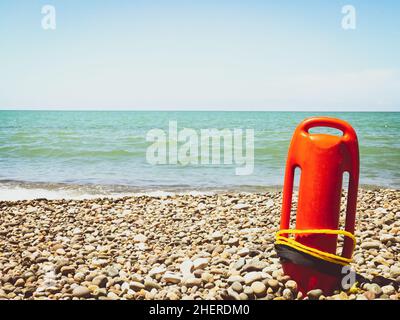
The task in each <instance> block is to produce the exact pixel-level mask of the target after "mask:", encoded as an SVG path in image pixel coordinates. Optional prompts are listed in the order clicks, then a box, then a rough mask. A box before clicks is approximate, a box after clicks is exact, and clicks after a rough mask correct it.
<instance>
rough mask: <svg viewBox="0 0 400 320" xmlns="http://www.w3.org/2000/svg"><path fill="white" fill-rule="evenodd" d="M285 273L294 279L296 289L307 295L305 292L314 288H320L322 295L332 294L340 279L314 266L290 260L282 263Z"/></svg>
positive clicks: (338, 285)
mask: <svg viewBox="0 0 400 320" xmlns="http://www.w3.org/2000/svg"><path fill="white" fill-rule="evenodd" d="M282 268H283V272H284V273H285V275H288V276H290V278H291V279H292V280H294V281H296V283H297V286H298V290H299V291H300V292H301V293H302V294H303V296H306V295H307V292H309V291H311V290H314V289H321V290H322V291H323V293H324V295H332V294H333V292H334V291H335V290H338V289H339V288H340V285H341V283H340V282H341V279H340V277H338V276H333V275H330V274H327V273H323V272H320V271H318V270H315V268H311V267H307V266H302V265H298V264H294V263H292V262H283V263H282Z"/></svg>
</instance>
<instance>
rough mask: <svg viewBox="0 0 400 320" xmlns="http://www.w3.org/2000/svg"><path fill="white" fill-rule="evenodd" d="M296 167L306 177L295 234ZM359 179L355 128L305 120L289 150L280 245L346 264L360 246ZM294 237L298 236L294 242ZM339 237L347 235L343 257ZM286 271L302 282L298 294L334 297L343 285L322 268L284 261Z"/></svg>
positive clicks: (302, 180) (321, 119)
mask: <svg viewBox="0 0 400 320" xmlns="http://www.w3.org/2000/svg"><path fill="white" fill-rule="evenodd" d="M314 127H330V128H335V129H338V130H340V131H342V133H343V134H342V136H335V135H329V134H314V133H310V132H309V130H310V129H311V128H314ZM297 167H298V168H300V169H301V176H300V184H299V192H298V204H297V213H296V229H295V230H290V214H291V209H292V193H293V179H294V172H295V169H296V168H297ZM345 172H348V174H349V188H348V197H347V208H346V218H345V226H344V230H345V231H342V232H340V231H338V230H339V218H340V203H341V196H342V182H343V174H344V173H345ZM358 179H359V151H358V142H357V135H356V133H355V131H354V129H353V128H352V127H351V126H350V125H349V124H348V123H347V122H345V121H343V120H339V119H334V118H328V117H314V118H309V119H306V120H304V121H303V122H302V123H301V124H300V125H299V126H298V127H297V129H296V131H295V132H294V135H293V138H292V141H291V144H290V148H289V153H288V158H287V163H286V172H285V181H284V189H283V205H282V216H281V224H280V229H281V232H280V237H277V239H278V238H280V239H281V241H277V243H281V244H285V243H286V244H287V243H288V244H289V245H290V244H291V243H290V241H292V244H293V243H294V244H296V246H292V247H295V248H298V250H299V251H301V253H302V254H303V255H304V254H305V255H307V254H308V255H309V256H310V257H312V258H313V259H320V258H322V259H324V260H325V261H323V262H326V263H328V264H333V265H335V266H340V267H342V266H343V265H347V264H348V262H349V261H350V259H351V256H352V253H353V250H354V245H355V239H354V237H353V236H352V235H353V234H354V226H355V215H356V206H357V191H358ZM291 231H292V232H291ZM282 232H283V233H282ZM285 232H287V233H285ZM290 233H294V234H295V237H294V239H293V240H292V239H291V238H290V235H289V234H290ZM338 234H344V235H345V236H346V237H345V239H344V243H343V251H342V253H341V256H337V255H336V250H337V245H338ZM288 239H290V240H288ZM282 240H286V242H285V241H282ZM288 241H289V242H288ZM353 242H354V243H353ZM282 267H283V271H284V273H285V274H287V275H289V276H290V277H291V278H292V279H293V280H295V281H296V282H297V284H298V287H299V290H300V291H301V292H303V293H307V292H308V291H310V290H312V289H316V288H319V289H322V290H323V291H324V292H325V294H330V293H332V292H333V291H334V290H335V289H337V288H338V287H339V285H340V277H338V276H337V275H335V274H332V273H329V272H325V270H323V268H322V269H321V268H315V267H314V266H313V265H310V264H308V265H307V264H304V263H296V261H290V260H284V261H282Z"/></svg>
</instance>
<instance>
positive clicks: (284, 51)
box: [0, 0, 400, 111]
mask: <svg viewBox="0 0 400 320" xmlns="http://www.w3.org/2000/svg"><path fill="white" fill-rule="evenodd" d="M46 4H50V5H54V6H55V8H56V12H57V29H56V30H55V31H45V30H43V29H42V28H41V19H42V14H41V8H42V6H43V5H46ZM346 4H351V5H353V6H355V8H356V10H357V11H356V12H357V28H356V30H347V31H345V30H343V29H342V28H341V19H342V17H343V15H342V13H341V9H342V6H343V5H346ZM399 39H400V2H399V1H395V0H393V1H389V0H382V1H377V0H376V1H368V2H367V1H361V0H359V1H335V0H330V1H323V0H320V1H316V0H308V1H306V0H304V1H300V0H292V1H289V0H286V1H285V0H283V1H266V0H265V1H255V0H247V1H244V0H243V1H234V0H229V1H228V0H226V1H209V0H206V1H204V0H203V1H196V2H195V1H166V0H164V1H104V0H103V1H102V0H96V1H95V0H92V1H89V0H88V1H77V0H68V1H67V0H63V1H59V0H46V1H36V0H30V1H23V0H1V2H0V108H1V109H31V108H44V109H111V110H114V109H141V110H148V109H179V110H183V109H187V110H194V109H209V110H217V109H224V110H249V109H254V110H315V111H333V110H365V111H383V110H394V111H400V40H399Z"/></svg>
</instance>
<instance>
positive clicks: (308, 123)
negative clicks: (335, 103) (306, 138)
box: [298, 117, 357, 140]
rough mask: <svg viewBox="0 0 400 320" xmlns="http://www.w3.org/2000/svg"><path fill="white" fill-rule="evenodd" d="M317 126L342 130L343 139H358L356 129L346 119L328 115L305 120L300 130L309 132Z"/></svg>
mask: <svg viewBox="0 0 400 320" xmlns="http://www.w3.org/2000/svg"><path fill="white" fill-rule="evenodd" d="M315 127H328V128H333V129H337V130H340V131H342V133H343V139H344V140H349V139H356V138H357V135H356V133H355V131H354V129H353V128H352V127H351V126H350V125H349V124H348V123H347V122H345V121H343V120H340V119H336V118H328V117H313V118H308V119H306V120H304V121H303V122H302V123H301V124H300V126H299V127H298V130H301V131H302V132H304V133H306V134H309V130H310V129H311V128H315Z"/></svg>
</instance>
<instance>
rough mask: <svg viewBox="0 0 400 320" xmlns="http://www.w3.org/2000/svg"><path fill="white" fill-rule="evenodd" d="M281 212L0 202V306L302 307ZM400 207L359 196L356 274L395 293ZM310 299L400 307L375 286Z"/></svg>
mask: <svg viewBox="0 0 400 320" xmlns="http://www.w3.org/2000/svg"><path fill="white" fill-rule="evenodd" d="M281 202H282V193H281V192H275V191H266V192H263V193H225V194H223V193H222V194H213V195H200V194H199V195H188V194H186V195H174V196H161V197H154V196H153V197H152V196H137V197H123V198H119V199H110V198H98V199H90V200H45V199H39V200H25V201H14V202H10V201H0V211H1V213H2V214H1V217H0V247H1V248H2V252H1V254H0V298H3V299H150V300H151V299H156V300H162V299H171V300H180V299H217V300H220V299H238V300H247V299H265V300H272V299H276V300H291V299H303V298H304V296H302V295H301V294H299V293H298V292H297V285H296V283H294V282H293V281H291V280H289V279H288V277H285V276H283V275H282V269H281V265H280V263H279V259H278V257H277V255H276V252H275V250H274V248H273V244H274V234H275V232H276V231H277V230H278V226H279V219H280V208H281ZM342 204H343V205H344V203H342ZM399 204H400V191H399V190H388V189H379V190H363V189H361V190H360V193H359V202H358V210H357V229H356V237H357V247H356V251H355V253H354V256H353V258H354V262H353V263H352V267H353V268H354V269H355V271H356V272H358V273H360V274H362V275H363V276H365V277H367V278H371V277H373V276H375V275H381V276H384V277H387V278H392V279H394V280H395V281H397V283H398V284H399V283H400V255H399V252H400V242H399V238H400V210H399V208H400V205H399ZM342 223H343V221H341V225H342ZM314 293H315V292H314ZM314 293H311V296H309V297H306V298H310V299H314V298H316V299H344V300H347V299H350V300H354V299H357V300H365V299H368V300H371V299H393V300H399V299H400V292H399V291H398V290H396V289H395V288H393V287H392V286H378V285H375V284H374V285H366V286H363V287H362V288H356V289H353V290H352V291H351V292H350V291H349V292H337V293H335V294H334V295H332V296H325V295H324V294H323V293H321V292H318V297H315V296H312V294H314Z"/></svg>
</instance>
